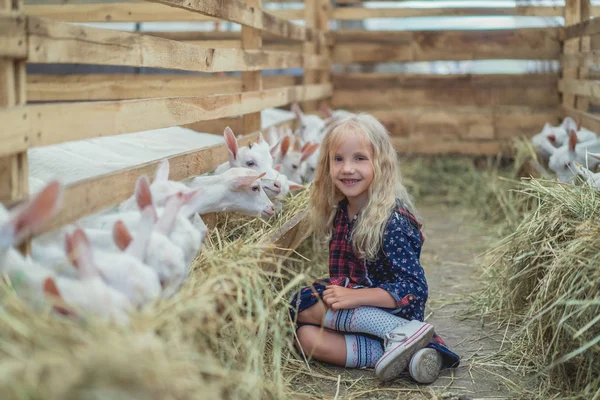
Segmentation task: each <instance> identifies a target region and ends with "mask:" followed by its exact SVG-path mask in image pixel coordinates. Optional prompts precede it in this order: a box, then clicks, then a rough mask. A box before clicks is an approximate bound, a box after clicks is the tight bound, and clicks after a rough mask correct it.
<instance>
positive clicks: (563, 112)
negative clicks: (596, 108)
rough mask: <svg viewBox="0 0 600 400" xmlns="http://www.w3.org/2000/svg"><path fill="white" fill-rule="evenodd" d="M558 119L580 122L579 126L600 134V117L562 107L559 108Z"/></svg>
mask: <svg viewBox="0 0 600 400" xmlns="http://www.w3.org/2000/svg"><path fill="white" fill-rule="evenodd" d="M560 117H561V118H564V117H571V118H573V119H574V120H575V121H577V122H580V123H581V126H582V127H584V128H586V129H589V130H591V131H593V132H600V116H599V115H595V114H591V113H589V112H585V111H580V110H576V109H575V108H572V107H567V106H565V105H562V106H561V107H560Z"/></svg>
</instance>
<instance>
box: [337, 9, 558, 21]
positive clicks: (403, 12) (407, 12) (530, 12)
mask: <svg viewBox="0 0 600 400" xmlns="http://www.w3.org/2000/svg"><path fill="white" fill-rule="evenodd" d="M509 15H515V16H517V15H519V16H541V17H562V15H563V13H562V7H553V6H549V7H458V8H452V7H447V8H446V7H444V8H416V7H415V8H409V7H406V8H363V7H346V8H336V9H335V10H334V11H333V19H338V20H360V19H367V18H408V17H442V16H443V17H446V16H509Z"/></svg>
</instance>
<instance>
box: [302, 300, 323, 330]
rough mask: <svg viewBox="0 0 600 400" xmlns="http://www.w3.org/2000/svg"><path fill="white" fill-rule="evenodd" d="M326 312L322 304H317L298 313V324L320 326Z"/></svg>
mask: <svg viewBox="0 0 600 400" xmlns="http://www.w3.org/2000/svg"><path fill="white" fill-rule="evenodd" d="M326 312H327V307H325V305H324V304H323V303H317V304H315V305H314V306H312V307H309V308H307V309H306V310H304V311H302V312H300V313H298V322H302V323H305V324H315V325H321V324H323V318H325V313H326Z"/></svg>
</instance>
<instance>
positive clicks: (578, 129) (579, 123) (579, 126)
mask: <svg viewBox="0 0 600 400" xmlns="http://www.w3.org/2000/svg"><path fill="white" fill-rule="evenodd" d="M580 130H581V121H579V122H578V123H577V132H579V131H580Z"/></svg>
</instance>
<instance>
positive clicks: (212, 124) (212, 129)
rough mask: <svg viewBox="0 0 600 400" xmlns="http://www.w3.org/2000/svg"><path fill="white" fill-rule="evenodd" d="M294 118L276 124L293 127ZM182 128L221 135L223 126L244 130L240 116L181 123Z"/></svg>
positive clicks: (235, 130) (238, 130)
mask: <svg viewBox="0 0 600 400" xmlns="http://www.w3.org/2000/svg"><path fill="white" fill-rule="evenodd" d="M295 123H296V119H295V118H292V119H290V120H288V121H285V122H283V123H280V124H279V125H278V126H283V127H286V128H291V129H293V128H294V127H295ZM181 126H183V127H184V128H188V129H192V130H194V131H197V132H201V133H214V134H216V135H222V134H223V130H224V129H225V127H227V126H228V127H230V128H231V129H232V130H233V131H234V132H236V133H237V132H244V125H243V118H242V116H237V117H227V118H219V119H212V120H210V121H200V122H194V123H191V124H186V125H181Z"/></svg>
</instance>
